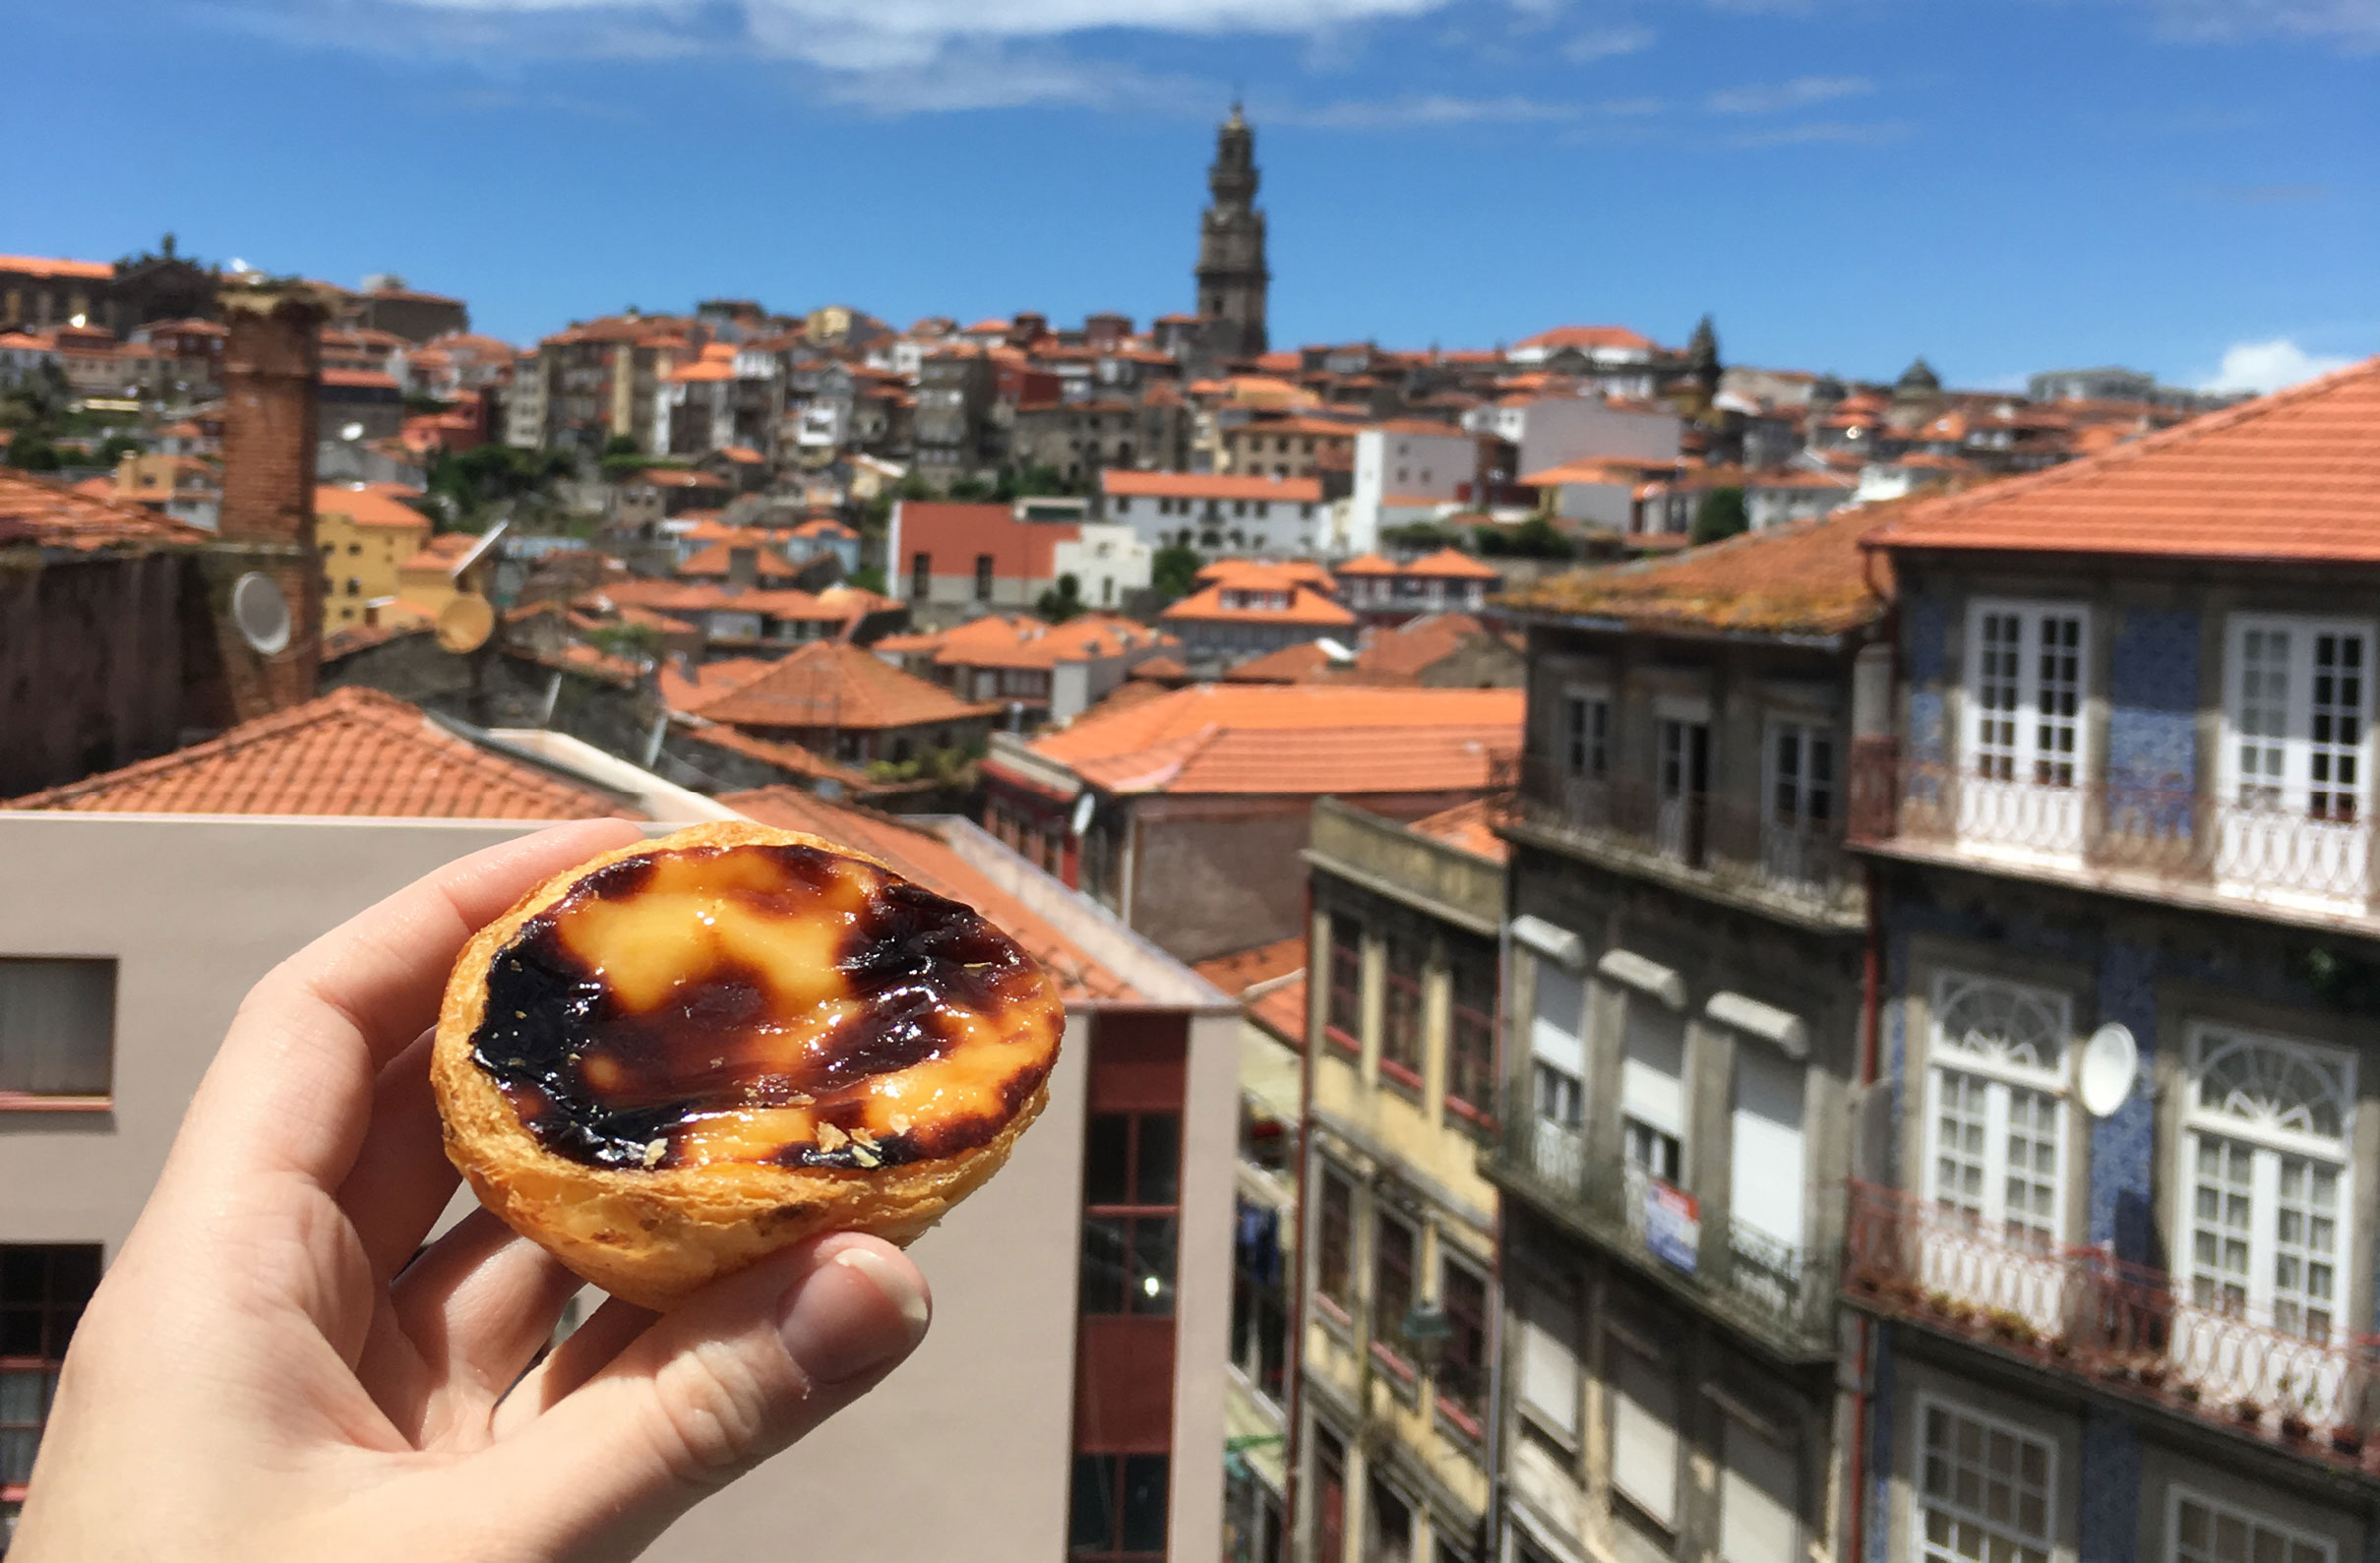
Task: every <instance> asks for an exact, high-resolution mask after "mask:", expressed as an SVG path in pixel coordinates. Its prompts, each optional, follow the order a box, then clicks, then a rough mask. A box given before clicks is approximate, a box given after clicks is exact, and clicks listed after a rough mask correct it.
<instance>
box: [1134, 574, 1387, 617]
mask: <svg viewBox="0 0 2380 1563" xmlns="http://www.w3.org/2000/svg"><path fill="white" fill-rule="evenodd" d="M1284 589H1286V590H1287V591H1288V593H1289V603H1288V605H1287V606H1286V607H1280V608H1252V607H1241V606H1235V605H1232V604H1227V603H1226V602H1225V601H1224V600H1223V595H1224V593H1225V592H1241V591H1265V590H1272V591H1280V590H1284ZM1158 617H1160V618H1162V619H1164V620H1166V621H1167V622H1169V623H1174V624H1181V623H1186V622H1188V621H1191V620H1197V621H1201V622H1210V623H1222V624H1294V625H1312V626H1313V627H1314V628H1316V629H1333V628H1343V627H1345V626H1348V625H1352V624H1354V623H1355V622H1356V619H1355V615H1354V614H1352V613H1350V612H1348V610H1346V609H1345V608H1342V607H1340V606H1339V605H1338V604H1337V603H1335V602H1333V601H1331V600H1330V599H1329V598H1328V597H1326V596H1324V595H1323V594H1322V593H1320V592H1318V591H1316V590H1314V589H1313V588H1312V587H1311V586H1287V587H1283V586H1277V585H1275V586H1267V585H1266V584H1264V583H1262V582H1253V581H1247V580H1233V581H1230V582H1228V583H1224V584H1218V585H1213V586H1204V587H1201V588H1199V589H1198V590H1196V591H1194V592H1191V593H1190V595H1189V596H1187V597H1185V598H1183V599H1182V600H1181V601H1180V602H1177V603H1174V604H1172V605H1171V606H1169V607H1168V608H1167V609H1166V610H1165V612H1164V613H1162V614H1161V615H1159V616H1158Z"/></svg>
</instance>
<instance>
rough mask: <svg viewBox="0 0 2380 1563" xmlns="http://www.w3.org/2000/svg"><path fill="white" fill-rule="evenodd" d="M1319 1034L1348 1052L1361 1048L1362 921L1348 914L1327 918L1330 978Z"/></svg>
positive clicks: (1362, 1045) (1362, 1030) (1360, 1049)
mask: <svg viewBox="0 0 2380 1563" xmlns="http://www.w3.org/2000/svg"><path fill="white" fill-rule="evenodd" d="M1322 1035H1323V1036H1325V1037H1328V1038H1329V1039H1330V1040H1331V1041H1332V1042H1335V1043H1337V1044H1338V1045H1339V1046H1340V1047H1342V1048H1345V1049H1346V1050H1347V1051H1348V1052H1362V1051H1363V1048H1364V925H1363V924H1361V923H1359V922H1357V921H1356V920H1355V919H1353V918H1350V917H1333V918H1332V919H1331V920H1330V978H1329V992H1328V994H1327V996H1326V998H1325V1001H1324V1004H1323V1010H1322Z"/></svg>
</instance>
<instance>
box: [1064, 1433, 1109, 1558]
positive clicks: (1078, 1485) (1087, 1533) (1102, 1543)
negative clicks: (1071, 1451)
mask: <svg viewBox="0 0 2380 1563" xmlns="http://www.w3.org/2000/svg"><path fill="white" fill-rule="evenodd" d="M1115 1466H1116V1461H1115V1457H1114V1456H1112V1455H1076V1456H1075V1457H1074V1503H1073V1511H1074V1513H1073V1520H1072V1522H1071V1523H1070V1524H1069V1525H1068V1529H1067V1539H1068V1542H1069V1544H1071V1545H1072V1547H1073V1548H1074V1550H1076V1551H1077V1552H1105V1551H1107V1550H1108V1549H1109V1548H1111V1547H1113V1546H1114V1545H1115V1544H1116V1483H1115V1474H1114V1473H1115Z"/></svg>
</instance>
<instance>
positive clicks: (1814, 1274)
mask: <svg viewBox="0 0 2380 1563" xmlns="http://www.w3.org/2000/svg"><path fill="white" fill-rule="evenodd" d="M1499 1121H1500V1123H1501V1129H1500V1131H1499V1135H1498V1138H1497V1140H1496V1142H1495V1145H1494V1147H1493V1148H1492V1149H1491V1151H1490V1157H1491V1160H1492V1163H1493V1164H1495V1167H1497V1168H1498V1169H1499V1170H1500V1171H1501V1172H1502V1173H1503V1175H1504V1179H1505V1180H1506V1181H1508V1182H1511V1183H1515V1184H1518V1185H1521V1186H1523V1187H1524V1188H1525V1189H1526V1191H1527V1192H1528V1193H1529V1194H1530V1195H1531V1196H1532V1197H1533V1200H1534V1202H1535V1203H1537V1204H1539V1205H1540V1206H1542V1207H1543V1208H1545V1209H1546V1210H1548V1211H1550V1212H1552V1213H1553V1214H1555V1215H1556V1216H1557V1217H1559V1218H1563V1219H1567V1220H1569V1221H1571V1222H1573V1223H1575V1224H1576V1225H1578V1226H1580V1227H1582V1228H1584V1229H1585V1230H1586V1231H1587V1232H1590V1233H1591V1234H1593V1235H1594V1236H1595V1237H1596V1238H1597V1239H1598V1240H1600V1241H1603V1242H1605V1243H1607V1244H1609V1245H1610V1246H1612V1247H1614V1248H1616V1249H1617V1250H1619V1251H1621V1252H1623V1253H1625V1254H1627V1255H1628V1256H1629V1257H1631V1258H1633V1259H1635V1260H1636V1261H1637V1262H1638V1263H1639V1264H1641V1265H1643V1266H1645V1267H1647V1268H1653V1267H1659V1268H1658V1273H1660V1274H1662V1275H1665V1276H1668V1277H1670V1278H1672V1279H1674V1280H1675V1281H1676V1282H1678V1284H1680V1285H1684V1286H1687V1287H1690V1288H1691V1289H1693V1290H1694V1291H1696V1292H1700V1293H1702V1294H1703V1295H1704V1296H1705V1297H1706V1298H1708V1299H1709V1301H1710V1303H1711V1305H1712V1307H1713V1310H1714V1311H1716V1312H1719V1313H1722V1314H1724V1315H1726V1316H1728V1317H1730V1318H1732V1319H1733V1320H1734V1321H1736V1322H1737V1323H1739V1324H1740V1325H1742V1326H1744V1327H1746V1328H1749V1329H1752V1330H1755V1331H1758V1332H1760V1333H1762V1334H1764V1335H1766V1336H1768V1337H1770V1338H1771V1339H1772V1340H1775V1341H1777V1342H1778V1343H1779V1344H1781V1345H1784V1346H1786V1347H1788V1348H1794V1349H1800V1348H1817V1347H1823V1346H1824V1345H1825V1344H1826V1343H1827V1342H1828V1340H1829V1339H1830V1332H1831V1330H1832V1327H1833V1317H1834V1302H1835V1295H1836V1281H1835V1276H1836V1270H1837V1265H1836V1256H1835V1254H1834V1253H1833V1252H1832V1251H1828V1252H1824V1253H1812V1252H1810V1251H1808V1250H1806V1249H1804V1248H1802V1247H1800V1246H1799V1245H1797V1244H1795V1243H1792V1242H1790V1241H1788V1240H1786V1239H1785V1238H1783V1237H1780V1236H1778V1235H1776V1234H1774V1233H1771V1232H1764V1231H1762V1230H1761V1229H1759V1228H1757V1227H1754V1226H1752V1225H1750V1224H1748V1223H1745V1222H1739V1221H1736V1220H1733V1219H1732V1218H1731V1219H1730V1220H1729V1221H1728V1222H1727V1223H1726V1227H1725V1230H1724V1231H1720V1232H1708V1233H1706V1232H1705V1231H1704V1227H1705V1226H1706V1224H1705V1223H1704V1222H1703V1221H1702V1219H1701V1216H1700V1211H1699V1206H1698V1204H1697V1202H1696V1201H1694V1200H1693V1199H1692V1198H1691V1197H1690V1196H1686V1195H1684V1194H1682V1193H1681V1192H1680V1191H1679V1190H1678V1189H1676V1188H1673V1187H1672V1186H1670V1185H1669V1184H1666V1183H1663V1182H1661V1181H1660V1180H1659V1179H1657V1178H1654V1177H1651V1176H1650V1175H1648V1174H1647V1173H1646V1172H1645V1171H1644V1170H1643V1169H1642V1168H1639V1167H1635V1166H1632V1165H1630V1164H1628V1163H1626V1162H1625V1161H1623V1160H1622V1159H1621V1157H1620V1156H1619V1155H1618V1154H1617V1151H1614V1152H1612V1153H1610V1154H1605V1155H1601V1156H1591V1155H1590V1154H1589V1152H1588V1149H1587V1142H1586V1139H1585V1137H1584V1135H1583V1134H1582V1133H1581V1132H1580V1131H1579V1130H1578V1129H1577V1128H1575V1127H1573V1126H1570V1125H1566V1124H1560V1123H1556V1122H1553V1121H1551V1120H1549V1119H1546V1118H1542V1117H1539V1116H1537V1115H1535V1114H1534V1113H1532V1112H1530V1111H1529V1110H1528V1108H1527V1106H1526V1104H1522V1105H1521V1106H1520V1108H1519V1111H1517V1112H1515V1111H1512V1107H1511V1104H1507V1105H1506V1108H1505V1111H1504V1112H1502V1113H1501V1114H1500V1120H1499Z"/></svg>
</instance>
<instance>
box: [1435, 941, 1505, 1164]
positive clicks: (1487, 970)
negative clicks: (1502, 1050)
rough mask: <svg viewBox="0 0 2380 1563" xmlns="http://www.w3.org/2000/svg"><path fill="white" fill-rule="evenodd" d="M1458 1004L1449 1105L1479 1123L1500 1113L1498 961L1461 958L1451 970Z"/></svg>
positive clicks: (1453, 1012)
mask: <svg viewBox="0 0 2380 1563" xmlns="http://www.w3.org/2000/svg"><path fill="white" fill-rule="evenodd" d="M1447 986H1448V987H1449V988H1450V989H1451V990H1452V991H1453V992H1452V994H1451V996H1452V1000H1453V1002H1452V1003H1451V1005H1450V1006H1449V1012H1448V1014H1447V1017H1446V1106H1447V1108H1448V1109H1450V1110H1451V1111H1452V1112H1454V1113H1455V1114H1456V1115H1458V1116H1460V1117H1465V1118H1469V1119H1470V1120H1471V1121H1473V1122H1475V1123H1482V1124H1485V1123H1489V1122H1492V1121H1493V1120H1494V1117H1495V991H1496V974H1495V960H1494V958H1492V957H1491V958H1489V959H1487V960H1486V961H1485V962H1483V961H1482V960H1481V958H1480V957H1479V956H1478V955H1477V954H1463V953H1458V954H1457V955H1456V956H1455V957H1454V959H1453V960H1452V961H1451V962H1450V963H1449V965H1448V971H1447Z"/></svg>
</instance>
